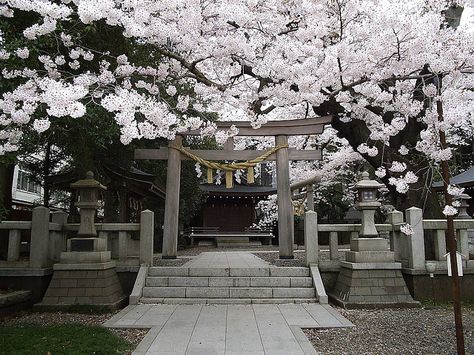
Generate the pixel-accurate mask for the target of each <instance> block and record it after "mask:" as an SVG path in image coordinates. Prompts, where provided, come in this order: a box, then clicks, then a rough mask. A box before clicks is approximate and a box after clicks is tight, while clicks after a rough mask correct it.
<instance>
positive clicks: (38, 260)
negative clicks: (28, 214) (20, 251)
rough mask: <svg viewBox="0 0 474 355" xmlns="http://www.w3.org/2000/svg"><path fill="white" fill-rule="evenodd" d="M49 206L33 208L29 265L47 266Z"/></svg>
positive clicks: (34, 266)
mask: <svg viewBox="0 0 474 355" xmlns="http://www.w3.org/2000/svg"><path fill="white" fill-rule="evenodd" d="M48 245H49V208H46V207H43V206H40V207H35V208H33V217H32V219H31V243H30V267H32V268H45V267H47V266H48Z"/></svg>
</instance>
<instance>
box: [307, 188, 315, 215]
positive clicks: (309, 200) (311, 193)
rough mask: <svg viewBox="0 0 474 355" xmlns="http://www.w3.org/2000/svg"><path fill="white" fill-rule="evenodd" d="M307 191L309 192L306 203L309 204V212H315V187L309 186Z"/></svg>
mask: <svg viewBox="0 0 474 355" xmlns="http://www.w3.org/2000/svg"><path fill="white" fill-rule="evenodd" d="M306 191H307V193H308V194H307V196H306V201H307V204H308V210H309V211H314V189H313V185H308V186H307V187H306Z"/></svg>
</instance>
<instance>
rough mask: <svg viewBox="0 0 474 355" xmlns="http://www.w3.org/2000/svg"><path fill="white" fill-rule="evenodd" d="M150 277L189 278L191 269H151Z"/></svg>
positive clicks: (169, 267)
mask: <svg viewBox="0 0 474 355" xmlns="http://www.w3.org/2000/svg"><path fill="white" fill-rule="evenodd" d="M148 275H149V276H188V275H189V269H188V268H185V267H176V266H164V267H150V269H149V270H148Z"/></svg>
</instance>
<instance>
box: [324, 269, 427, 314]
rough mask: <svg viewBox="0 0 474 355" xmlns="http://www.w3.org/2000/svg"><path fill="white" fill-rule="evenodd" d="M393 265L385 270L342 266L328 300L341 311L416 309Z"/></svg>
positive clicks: (400, 273)
mask: <svg viewBox="0 0 474 355" xmlns="http://www.w3.org/2000/svg"><path fill="white" fill-rule="evenodd" d="M344 264H351V263H347V262H346V263H344ZM353 265H358V264H353ZM367 265H370V264H367ZM394 265H397V264H395V263H393V264H391V267H390V268H387V269H376V268H366V269H361V268H351V267H347V266H348V265H342V264H341V271H340V273H339V276H338V278H337V281H336V286H335V287H334V290H333V291H332V292H331V293H329V297H330V298H331V300H332V301H333V302H334V303H336V304H337V305H340V306H342V307H344V308H382V307H419V306H420V303H419V302H417V301H414V300H413V298H412V297H411V295H410V292H409V291H408V288H407V286H406V284H405V280H404V279H403V276H402V272H401V267H400V265H399V264H398V267H397V268H393V266H394Z"/></svg>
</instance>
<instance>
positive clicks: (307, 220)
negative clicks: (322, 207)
mask: <svg viewBox="0 0 474 355" xmlns="http://www.w3.org/2000/svg"><path fill="white" fill-rule="evenodd" d="M318 243H319V242H318V214H317V213H316V212H314V211H307V212H306V213H305V214H304V245H305V249H306V265H307V266H309V265H310V264H317V263H318V260H319V245H318Z"/></svg>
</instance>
